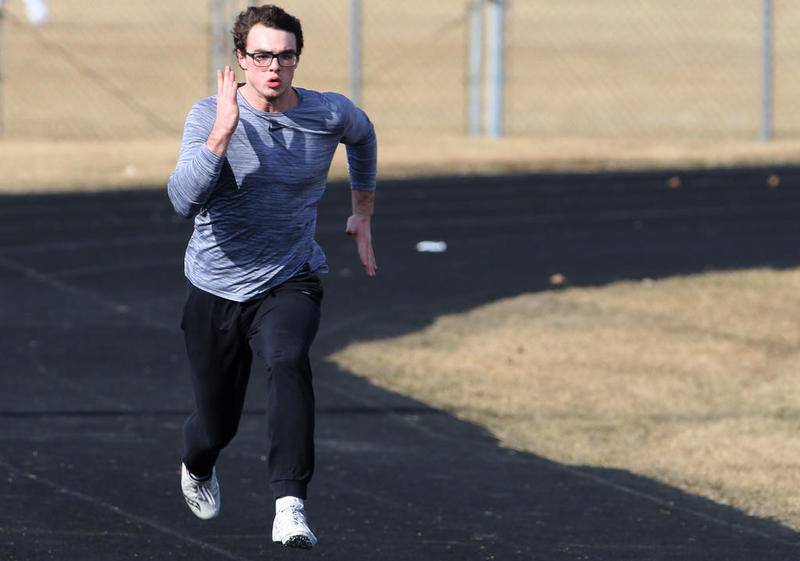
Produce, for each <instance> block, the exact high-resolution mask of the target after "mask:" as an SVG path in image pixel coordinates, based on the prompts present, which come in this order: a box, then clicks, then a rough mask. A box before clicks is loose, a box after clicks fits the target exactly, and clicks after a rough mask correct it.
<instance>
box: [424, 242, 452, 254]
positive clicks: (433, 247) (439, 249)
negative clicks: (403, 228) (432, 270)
mask: <svg viewBox="0 0 800 561" xmlns="http://www.w3.org/2000/svg"><path fill="white" fill-rule="evenodd" d="M417 251H419V252H421V253H443V252H445V251H447V242H441V241H436V242H434V241H428V240H426V241H421V242H419V243H418V244H417Z"/></svg>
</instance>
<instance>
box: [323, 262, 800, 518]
mask: <svg viewBox="0 0 800 561" xmlns="http://www.w3.org/2000/svg"><path fill="white" fill-rule="evenodd" d="M798 308H800V270H789V271H774V270H749V271H738V272H728V273H709V274H703V275H698V276H690V277H676V278H671V279H667V280H659V281H642V282H622V283H617V284H612V285H610V286H606V287H601V288H571V289H567V290H563V291H559V292H553V293H538V294H527V295H522V296H519V297H516V298H512V299H509V300H504V301H500V302H496V303H493V304H489V305H486V306H482V307H480V308H477V309H474V310H472V311H469V312H467V313H464V314H459V315H452V316H445V317H441V318H439V319H437V320H436V321H435V322H434V323H433V324H432V325H431V326H430V327H428V328H426V329H424V330H423V331H420V332H418V333H413V334H410V335H406V336H403V337H399V338H396V339H391V340H383V341H376V342H369V343H360V344H353V345H351V346H350V347H348V348H346V349H344V350H342V351H340V352H338V353H336V354H335V355H334V356H333V357H332V359H333V360H334V361H335V362H336V363H337V364H339V365H340V366H342V367H343V368H346V369H348V370H350V371H353V372H355V373H357V374H359V375H362V376H364V377H366V378H368V379H370V380H372V381H373V382H375V383H376V384H378V385H381V386H384V387H387V388H389V389H392V390H394V391H399V392H402V393H404V394H408V395H411V396H414V397H415V398H417V399H419V400H421V401H423V402H426V403H429V404H430V405H432V406H434V407H437V408H442V409H445V410H447V411H450V412H452V413H453V414H454V415H456V416H458V417H460V418H463V419H467V420H469V421H473V422H476V423H479V424H481V425H484V426H486V427H488V428H489V429H490V430H491V431H492V432H494V434H496V435H497V437H498V438H499V439H500V440H501V441H502V442H503V443H504V444H505V445H506V446H510V447H513V448H517V449H522V450H527V451H530V452H533V453H535V454H538V455H541V456H544V457H546V458H550V459H552V460H556V461H559V462H564V463H568V464H577V465H589V466H602V467H613V468H621V469H626V470H630V471H632V472H635V473H637V474H642V475H646V476H649V477H653V478H655V479H657V480H659V481H663V482H665V483H668V484H670V485H674V486H677V487H679V488H681V489H684V490H686V491H689V492H691V493H697V494H700V495H703V496H706V497H708V498H711V499H713V500H715V501H719V502H722V503H725V504H730V505H733V506H735V507H738V508H741V509H743V510H745V511H747V512H750V513H752V514H755V515H759V516H766V517H775V518H778V519H780V520H782V521H784V522H786V523H787V524H789V525H791V526H792V527H793V528H796V529H800V409H799V408H798V404H800V380H798V377H797V372H798V370H800V322H798V321H797V310H798ZM754 318H758V320H757V321H755V320H754Z"/></svg>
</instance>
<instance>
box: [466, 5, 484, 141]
mask: <svg viewBox="0 0 800 561" xmlns="http://www.w3.org/2000/svg"><path fill="white" fill-rule="evenodd" d="M483 8H484V0H473V1H472V2H471V3H470V5H469V8H468V9H469V21H470V34H469V68H468V70H467V83H468V86H467V87H468V94H467V95H468V98H469V102H468V103H469V134H470V135H472V136H479V135H480V134H481V104H482V99H481V91H482V84H481V70H482V69H483Z"/></svg>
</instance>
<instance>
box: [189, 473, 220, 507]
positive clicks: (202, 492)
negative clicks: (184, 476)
mask: <svg viewBox="0 0 800 561" xmlns="http://www.w3.org/2000/svg"><path fill="white" fill-rule="evenodd" d="M190 479H191V478H190ZM191 484H192V492H193V493H194V495H195V497H197V498H198V499H200V500H201V501H204V502H209V503H210V502H212V501H213V500H214V494H213V493H212V492H211V480H210V479H209V480H208V481H195V480H194V479H191Z"/></svg>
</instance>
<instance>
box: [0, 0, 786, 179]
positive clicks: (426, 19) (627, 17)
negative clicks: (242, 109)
mask: <svg viewBox="0 0 800 561" xmlns="http://www.w3.org/2000/svg"><path fill="white" fill-rule="evenodd" d="M238 4H239V5H240V6H244V5H245V4H246V2H245V1H244V0H240V1H239V2H238ZM283 4H284V5H285V7H286V8H287V9H289V10H290V11H293V12H295V13H297V14H298V15H300V17H301V18H302V19H303V22H304V26H305V28H306V36H307V37H306V43H307V45H306V50H305V51H304V53H303V60H302V63H301V66H300V68H299V69H298V74H297V78H296V83H297V84H298V85H300V86H304V87H310V88H314V89H332V90H337V91H345V92H346V91H347V90H348V88H349V86H348V80H347V78H348V62H347V61H348V53H349V43H348V25H349V24H348V22H349V15H348V9H349V2H347V1H346V0H331V1H330V2H324V3H320V2H315V1H314V0H286V1H285V2H283ZM467 4H468V1H467V0H446V1H442V2H436V3H430V2H425V3H424V5H423V3H422V1H421V0H413V1H410V2H403V3H396V2H395V3H392V2H388V1H386V2H380V1H377V0H376V1H374V2H373V1H371V2H368V3H365V13H364V21H365V27H364V28H365V36H364V92H363V106H364V107H365V109H366V110H367V112H368V113H369V114H370V116H371V118H372V119H373V121H374V122H375V124H376V126H377V128H378V130H379V133H380V136H381V152H380V156H381V169H382V172H383V175H384V177H389V176H404V175H413V174H447V173H472V172H479V173H492V172H508V171H537V170H563V169H582V170H595V169H629V168H641V167H666V166H680V167H688V166H707V165H730V164H773V163H781V162H791V163H796V162H798V161H800V136H798V131H800V111H795V110H794V109H795V107H796V104H797V99H800V79H798V78H797V77H798V76H800V67H798V65H800V56H798V54H800V41H798V40H796V38H795V35H796V34H793V33H792V32H791V30H792V29H794V28H796V27H797V25H798V24H800V5H796V3H792V2H789V1H788V0H779V1H777V2H776V13H777V20H776V27H777V29H776V49H777V60H776V72H777V76H778V77H777V81H776V120H777V134H778V139H779V140H778V142H776V143H774V144H771V145H763V144H760V143H758V142H757V141H756V140H755V139H756V137H757V132H758V124H759V48H760V46H759V45H760V43H759V29H760V23H759V22H760V20H759V17H760V12H759V6H758V2H753V1H752V0H749V1H742V2H730V1H728V0H708V1H706V2H699V3H698V2H693V1H691V0H679V1H677V2H662V1H660V0H641V1H639V2H635V3H633V2H616V3H608V2H601V3H598V2H595V1H593V0H574V1H571V2H550V1H545V0H530V1H526V2H512V3H510V4H509V6H510V8H509V10H510V11H509V15H508V20H507V23H508V35H507V37H508V41H507V49H508V68H507V70H508V89H507V110H508V112H507V119H506V121H507V122H506V125H507V129H508V132H509V134H510V136H509V137H508V138H505V139H503V140H501V141H489V140H475V139H469V138H466V137H464V131H465V130H466V114H467V110H466V103H467V101H466V87H465V79H466V45H467V25H466V22H467V19H466V7H467ZM6 5H7V7H8V10H9V18H8V19H7V21H6V22H5V35H4V40H3V45H2V48H3V53H2V56H3V60H4V65H5V68H4V83H3V104H4V108H3V113H4V127H5V130H4V140H3V141H2V142H0V190H2V191H6V192H8V191H22V190H30V189H37V190H52V189H66V188H84V189H87V188H88V189H99V188H105V187H139V186H143V185H147V184H149V185H163V183H164V182H165V181H166V178H167V176H168V175H169V172H170V171H171V169H172V165H173V164H174V160H175V158H176V156H177V149H176V144H175V143H176V142H177V141H178V140H179V137H180V129H181V125H182V123H183V119H184V118H185V115H186V112H187V111H188V109H189V107H190V106H191V104H192V103H193V102H195V101H196V100H198V99H200V98H201V97H204V96H205V95H208V94H209V93H212V92H211V91H210V89H209V81H208V79H207V77H208V73H209V60H208V52H209V47H208V42H209V33H208V29H209V10H208V2H197V1H196V0H142V1H140V2H136V3H113V2H112V3H109V2H106V3H103V2H100V3H98V2H87V1H86V0H61V1H59V2H53V3H51V9H52V18H51V20H50V22H49V23H48V24H47V25H46V26H44V27H41V28H33V27H31V26H30V25H28V24H27V23H26V22H25V18H24V14H23V9H22V2H8V3H7V4H6ZM423 53H433V54H434V56H435V60H436V64H421V56H422V54H423ZM793 139H798V140H793ZM123 141H129V144H127V145H126V144H123ZM93 142H94V143H93ZM101 142H102V144H100V143H101ZM103 146H106V147H107V150H105V151H103V150H102V147H103ZM20 162H28V163H27V164H24V165H20ZM343 169H344V168H343V166H342V165H341V158H340V160H338V162H337V164H336V165H335V166H334V170H333V173H334V177H342V175H343Z"/></svg>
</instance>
